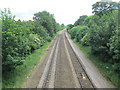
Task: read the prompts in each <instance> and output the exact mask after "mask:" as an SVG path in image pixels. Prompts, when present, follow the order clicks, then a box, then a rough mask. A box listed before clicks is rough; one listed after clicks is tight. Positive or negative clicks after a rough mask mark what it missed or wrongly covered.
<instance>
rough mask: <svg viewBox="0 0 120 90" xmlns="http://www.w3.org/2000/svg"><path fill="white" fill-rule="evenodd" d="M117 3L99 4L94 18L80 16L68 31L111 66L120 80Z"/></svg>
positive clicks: (119, 22)
mask: <svg viewBox="0 0 120 90" xmlns="http://www.w3.org/2000/svg"><path fill="white" fill-rule="evenodd" d="M118 5H119V4H118V3H115V2H97V3H95V4H94V5H93V12H94V13H95V14H94V15H92V16H88V17H87V16H85V15H83V16H80V18H79V19H78V20H77V21H76V22H75V24H74V27H73V28H71V29H68V32H69V34H70V35H71V38H72V39H75V40H76V41H77V42H79V43H80V44H82V45H84V46H89V47H91V53H92V54H94V55H96V56H99V57H100V58H101V61H102V62H104V63H108V64H110V65H111V66H110V67H112V70H113V72H115V73H117V75H118V76H119V78H120V9H118Z"/></svg>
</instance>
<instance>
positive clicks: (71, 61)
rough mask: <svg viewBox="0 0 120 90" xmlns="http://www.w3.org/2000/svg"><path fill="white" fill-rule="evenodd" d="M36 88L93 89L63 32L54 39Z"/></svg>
mask: <svg viewBox="0 0 120 90" xmlns="http://www.w3.org/2000/svg"><path fill="white" fill-rule="evenodd" d="M37 88H93V89H94V85H93V84H92V82H91V80H90V79H89V77H88V75H87V73H86V72H85V70H84V68H83V67H82V65H81V63H80V61H79V58H78V57H77V56H76V54H75V52H74V50H73V49H72V47H71V45H70V43H69V40H68V39H67V37H66V34H65V31H62V32H60V34H59V35H58V37H57V38H56V41H55V43H54V45H53V47H52V50H51V53H50V55H49V58H48V60H47V63H46V66H45V68H44V71H43V73H42V76H41V78H40V80H39V84H38V86H37Z"/></svg>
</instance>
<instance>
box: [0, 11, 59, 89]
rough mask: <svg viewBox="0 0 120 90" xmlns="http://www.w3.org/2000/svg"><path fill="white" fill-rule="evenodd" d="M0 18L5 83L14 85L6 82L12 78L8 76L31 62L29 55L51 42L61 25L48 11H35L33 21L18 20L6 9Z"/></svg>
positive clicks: (1, 12)
mask: <svg viewBox="0 0 120 90" xmlns="http://www.w3.org/2000/svg"><path fill="white" fill-rule="evenodd" d="M0 18H1V19H2V76H3V85H4V84H5V86H6V85H7V87H13V85H12V86H9V82H6V81H9V79H10V78H11V77H8V76H9V75H12V74H11V73H12V72H15V71H16V69H17V68H19V67H21V65H22V66H24V63H25V62H29V59H26V57H27V56H28V55H30V54H31V53H33V52H34V51H35V50H37V49H40V50H41V48H42V47H43V46H44V45H45V43H47V42H50V41H51V40H52V39H53V37H54V36H55V34H56V32H58V30H60V25H59V24H58V23H57V22H56V21H55V19H54V16H53V15H52V14H50V13H49V12H47V11H42V12H38V13H35V14H34V17H33V21H32V20H29V21H21V20H18V21H17V20H15V16H14V15H12V13H11V12H10V10H9V9H5V10H3V11H2V10H1V11H0ZM26 60H27V61H26ZM33 62H34V61H33ZM24 68H25V67H24ZM24 68H23V69H24ZM21 69H22V68H21ZM25 70H26V69H25ZM13 77H14V75H13ZM4 82H5V83H4ZM13 84H14V82H13ZM3 87H4V86H3Z"/></svg>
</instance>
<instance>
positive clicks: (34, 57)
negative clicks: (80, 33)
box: [3, 42, 50, 88]
mask: <svg viewBox="0 0 120 90" xmlns="http://www.w3.org/2000/svg"><path fill="white" fill-rule="evenodd" d="M49 45H50V42H46V43H45V44H44V46H43V47H41V49H38V50H35V51H34V53H32V54H30V55H28V56H27V57H26V59H25V62H24V64H23V65H21V66H18V67H16V69H15V70H14V71H12V72H10V73H8V75H6V79H5V80H3V88H20V86H21V85H22V84H23V82H24V80H25V79H26V78H27V77H28V76H29V75H30V74H31V73H32V71H33V69H34V68H35V66H36V65H37V64H38V63H39V62H40V59H41V57H42V56H43V55H44V53H45V52H46V50H47V48H48V46H49Z"/></svg>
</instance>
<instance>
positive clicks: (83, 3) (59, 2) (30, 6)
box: [0, 0, 119, 25]
mask: <svg viewBox="0 0 120 90" xmlns="http://www.w3.org/2000/svg"><path fill="white" fill-rule="evenodd" d="M97 1H100V0H1V2H0V8H1V9H3V8H10V10H11V12H12V14H14V15H16V19H21V20H31V19H32V17H33V14H34V13H36V12H39V11H40V12H41V11H43V10H46V11H48V12H50V13H51V14H54V17H55V19H56V21H57V22H58V23H60V24H62V23H64V24H66V25H67V24H73V23H74V22H75V21H76V20H77V19H78V18H79V16H81V15H92V5H93V4H94V3H95V2H97ZM113 1H117V2H118V1H119V0H113Z"/></svg>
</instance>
